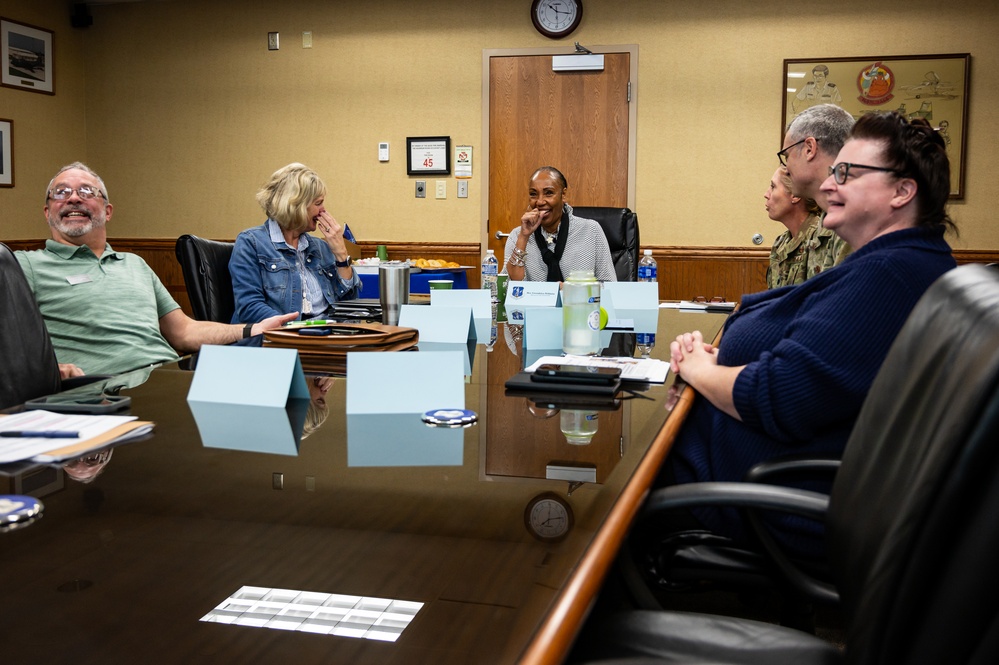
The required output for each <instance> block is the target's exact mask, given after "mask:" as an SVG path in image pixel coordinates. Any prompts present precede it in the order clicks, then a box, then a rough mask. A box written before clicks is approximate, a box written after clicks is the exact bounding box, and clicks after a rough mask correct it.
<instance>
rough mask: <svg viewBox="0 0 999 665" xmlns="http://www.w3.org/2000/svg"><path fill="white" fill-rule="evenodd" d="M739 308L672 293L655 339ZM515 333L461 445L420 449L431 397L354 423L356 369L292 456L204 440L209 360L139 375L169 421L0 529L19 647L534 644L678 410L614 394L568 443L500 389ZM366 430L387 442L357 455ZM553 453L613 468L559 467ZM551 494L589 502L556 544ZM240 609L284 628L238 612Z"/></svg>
mask: <svg viewBox="0 0 999 665" xmlns="http://www.w3.org/2000/svg"><path fill="white" fill-rule="evenodd" d="M724 318H725V317H724V315H721V314H705V313H688V312H678V311H675V310H666V309H663V310H660V317H659V335H658V340H659V346H658V347H657V348H656V349H655V351H654V353H653V356H654V357H661V358H665V357H666V356H667V355H668V341H669V340H670V339H672V338H673V337H674V336H675V335H676V334H678V333H680V332H684V331H687V330H692V329H700V330H702V331H703V332H704V333H705V337H707V338H712V337H713V336H714V335H715V333H717V331H718V330H719V328H720V326H721V324H722V322H723V321H724ZM508 332H509V331H507V330H505V327H504V324H500V326H499V335H498V340H497V342H496V344H495V347H494V348H493V350H492V351H491V352H488V353H487V351H486V348H485V347H484V346H483V345H479V346H477V347H476V350H475V357H474V363H473V374H472V377H471V379H470V380H469V381H468V383H467V385H466V404H465V406H466V408H468V409H472V410H474V411H476V412H477V413H478V415H479V422H478V424H477V425H475V426H473V427H470V428H467V429H464V430H447V431H442V432H441V439H440V442H441V445H442V446H443V449H444V450H446V455H445V456H446V462H445V463H444V464H441V459H440V458H439V457H438V458H433V459H431V460H430V463H432V464H436V465H430V466H426V465H424V464H425V463H426V458H423V457H421V455H419V454H413V452H414V451H412V450H407V449H406V443H407V441H410V440H413V433H414V430H413V428H414V427H415V428H418V430H419V428H425V426H424V425H423V423H422V422H420V421H419V418H418V417H417V416H412V417H409V419H408V420H407V419H403V420H402V421H400V419H399V417H398V416H395V417H391V418H384V419H382V420H381V421H380V422H376V423H375V426H374V427H372V426H371V424H370V423H366V424H364V426H363V427H361V428H360V429H359V428H358V427H359V425H358V423H356V422H351V423H349V424H348V420H347V417H346V416H345V414H344V403H345V396H346V390H347V383H348V380H347V379H344V378H337V379H336V380H335V382H334V385H333V387H332V389H331V390H330V392H329V393H328V395H327V396H326V402H327V405H328V415H327V417H326V419H325V421H324V422H322V424H321V425H319V426H318V427H317V428H316V429H315V430H314V431H312V432H311V433H310V434H309V435H308V436H307V437H305V438H304V439H303V440H302V441H301V443H300V444H299V446H298V451H297V454H292V455H278V454H273V453H266V452H246V451H241V450H228V449H222V448H210V447H206V446H204V445H203V443H202V439H201V436H200V435H199V430H198V427H197V424H196V422H195V420H194V417H193V416H192V413H191V411H190V409H189V407H188V405H187V402H186V399H185V398H186V395H187V391H188V388H189V387H190V384H191V380H192V376H193V374H192V372H189V371H185V370H184V369H182V368H181V367H180V366H179V365H177V364H173V365H168V366H164V367H161V368H158V369H156V370H154V371H153V372H152V373H151V375H149V376H148V379H147V380H145V381H144V382H141V381H142V379H143V378H145V377H142V376H140V377H139V378H138V379H136V380H135V382H136V383H138V385H136V386H134V387H131V388H124V389H122V390H121V394H126V395H129V396H131V398H132V410H131V413H132V415H136V416H138V417H140V418H141V419H145V420H153V421H155V422H156V429H155V432H154V434H153V436H152V437H151V438H149V439H147V440H143V441H138V442H134V443H129V444H125V445H122V446H119V447H118V448H116V449H115V450H114V451H113V454H112V456H111V458H110V459H109V460H108V462H107V465H106V466H105V467H104V469H103V471H102V472H101V473H100V474H99V475H98V476H97V477H96V478H94V479H93V480H92V481H91V482H89V483H81V482H79V481H77V480H74V479H73V478H72V477H71V476H69V475H66V476H65V477H64V478H63V480H62V483H63V488H62V489H61V490H58V491H55V492H54V493H51V494H48V495H46V496H44V497H43V498H42V501H43V502H44V504H45V511H44V515H43V516H42V518H41V519H39V520H38V521H37V522H35V523H33V524H31V525H28V526H26V527H23V528H21V529H18V530H14V531H10V532H8V533H0V564H2V566H3V576H2V579H0V615H2V620H0V622H2V624H3V627H4V630H3V634H4V641H3V642H4V643H3V645H2V646H0V654H2V661H3V662H8V663H28V662H39V663H43V662H44V663H57V662H73V663H119V662H176V663H179V662H212V663H220V662H223V663H227V662H254V663H296V664H298V663H379V664H386V663H480V664H481V663H511V662H516V661H518V660H519V659H520V658H521V657H522V655H523V654H524V652H525V649H526V648H527V647H528V645H529V644H530V643H531V641H532V639H534V637H535V635H536V633H537V631H538V628H539V626H540V625H541V623H542V622H543V620H544V619H545V617H546V616H547V614H548V613H549V612H550V611H551V608H552V606H553V603H554V601H555V600H556V598H557V597H558V596H559V594H560V593H561V592H562V590H563V589H564V587H565V586H566V584H567V581H568V580H569V579H570V578H571V576H572V575H573V573H574V571H575V570H576V568H577V566H578V564H579V561H580V560H581V557H583V555H584V553H585V552H586V550H587V548H588V547H589V546H590V545H591V543H592V541H593V539H594V536H595V534H596V533H597V532H598V530H599V529H601V526H602V524H603V523H604V520H605V519H606V517H607V515H608V513H609V511H610V510H611V508H612V507H613V506H614V504H615V502H616V501H617V500H618V497H619V496H620V494H621V492H622V488H624V486H625V485H626V484H627V483H628V481H629V479H630V478H631V476H632V473H633V472H634V470H635V468H636V467H637V465H638V464H639V462H640V461H641V459H642V457H643V455H644V454H645V452H646V450H647V449H648V447H649V445H650V444H651V443H652V441H653V440H654V439H655V437H656V435H657V434H658V432H659V431H660V429H661V428H662V426H663V423H664V422H665V421H666V418H667V417H668V415H669V413H668V411H667V409H666V407H665V400H666V393H667V386H668V383H667V386H656V387H653V388H652V389H651V390H649V391H648V392H647V393H645V395H646V396H647V397H651V398H652V399H631V400H626V401H623V402H622V405H621V408H620V409H618V410H616V411H606V412H603V411H602V412H599V417H598V423H599V428H598V431H597V434H596V435H595V436H594V438H593V440H592V442H591V443H590V444H589V445H585V446H574V445H570V444H569V443H568V442H567V441H566V439H565V436H564V435H563V434H562V433H561V431H560V429H559V423H560V415H559V414H557V413H555V414H553V413H551V412H548V411H546V410H544V409H543V408H538V407H534V406H532V404H531V402H529V401H528V400H526V399H525V398H523V397H508V396H505V395H504V392H505V391H504V387H503V384H504V382H505V381H506V379H508V378H509V377H510V376H511V375H513V374H514V373H516V372H517V371H518V370H519V369H520V366H521V363H522V356H521V355H520V354H521V353H522V351H521V349H520V344H519V341H517V340H516V339H515V338H514V336H512V335H509V334H508ZM386 380H393V381H410V382H412V383H413V387H414V390H419V388H420V379H419V377H398V376H397V377H386ZM413 419H415V420H413ZM348 429H349V430H350V432H351V437H350V440H348ZM372 431H374V432H376V434H372V433H371V432H372ZM421 432H422V430H420V431H417V432H416V433H417V434H420V433H421ZM379 437H380V438H379ZM417 438H419V440H420V441H423V440H424V439H423V437H417ZM354 439H357V440H354ZM369 439H370V440H369ZM375 439H378V440H377V441H376V440H375ZM372 441H373V443H372ZM233 443H234V445H238V442H233ZM369 445H374V446H375V447H376V448H377V450H378V451H380V452H379V454H378V455H376V456H374V457H373V458H372V456H367V457H365V456H364V455H359V454H358V453H359V452H363V451H364V450H366V449H367V448H366V447H367V446H369ZM393 449H395V450H397V451H400V452H399V454H400V457H399V458H398V459H403V457H405V459H406V460H407V461H406V464H407V465H401V464H400V463H398V462H397V461H396V459H395V458H394V457H393V455H394V454H393V452H392V451H393ZM371 459H376V462H372V461H371ZM349 460H361V463H362V464H371V463H378V464H383V466H359V465H357V464H354V463H352V462H349ZM553 463H554V464H557V465H559V466H563V467H569V468H572V469H585V470H587V471H588V472H589V473H595V477H596V482H587V483H582V484H578V485H573V484H570V483H569V482H567V481H565V480H550V479H546V467H547V466H548V465H550V464H553ZM6 480H9V479H8V478H3V477H0V481H6ZM546 492H554V493H556V494H557V495H559V496H560V497H561V498H562V499H564V500H565V501H566V502H567V503H568V505H569V506H570V509H571V511H572V513H573V518H574V519H573V526H572V528H571V530H570V531H569V532H568V534H567V535H566V536H565V537H564V539H562V540H561V541H557V542H548V541H542V540H539V539H538V538H536V537H534V536H533V535H532V534H531V533H530V532H529V530H528V527H527V524H526V522H525V509H526V508H527V506H528V504H529V503H530V502H531V501H532V499H534V498H535V497H537V496H539V495H541V494H543V493H546ZM244 587H248V588H249V589H244ZM241 589H243V593H242V595H243V596H244V597H243V598H242V599H239V600H236V601H232V602H231V603H230V606H229V608H228V610H225V609H224V610H223V611H222V612H220V613H217V614H216V620H215V621H203V620H202V619H203V618H204V617H206V616H208V615H210V614H211V613H212V612H213V610H215V608H217V607H219V606H220V605H223V606H224V601H226V599H227V598H228V597H230V596H231V595H233V594H236V593H237V592H239V591H240V590H241ZM261 589H273V590H278V591H274V592H272V593H271V594H270V595H269V596H265V594H266V593H267V592H266V591H262V590H261ZM280 590H285V591H280ZM288 591H292V592H295V593H288ZM362 598H363V599H368V600H362ZM278 601H281V602H284V603H286V604H285V605H280V604H278ZM391 601H396V602H395V604H391ZM288 603H290V605H289V604H288ZM421 603H422V606H421V605H420V604H421ZM350 605H353V606H354V609H353V612H354V614H352V615H348V609H346V608H347V606H350ZM382 612H388V614H387V615H386V614H380V613H382ZM240 613H242V614H241V616H242V618H241V619H240V621H241V622H242V623H243V624H254V623H257V624H264V623H268V622H270V624H271V625H273V626H276V627H275V628H273V629H268V628H261V627H253V626H251V625H234V624H232V623H226V622H227V621H228V622H231V621H233V620H234V617H235V616H236V615H239V614H240ZM269 613H270V614H276V616H275V617H273V618H268V614H269ZM282 613H283V614H282ZM369 625H373V626H374V628H373V629H372V628H370V627H369ZM295 628H298V629H297V630H296V629H295ZM329 630H332V631H333V633H334V634H321V632H322V631H329ZM366 631H368V632H366ZM400 631H401V632H400ZM560 657H561V654H554V655H553V658H554V660H556V661H557V660H558V659H559V658H560Z"/></svg>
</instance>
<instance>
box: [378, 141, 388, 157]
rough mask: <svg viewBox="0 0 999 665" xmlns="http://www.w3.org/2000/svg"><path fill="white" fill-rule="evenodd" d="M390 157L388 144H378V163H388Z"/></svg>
mask: <svg viewBox="0 0 999 665" xmlns="http://www.w3.org/2000/svg"><path fill="white" fill-rule="evenodd" d="M388 155H389V151H388V143H379V144H378V161H379V162H387V161H388Z"/></svg>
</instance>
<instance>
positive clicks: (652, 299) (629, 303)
mask: <svg viewBox="0 0 999 665" xmlns="http://www.w3.org/2000/svg"><path fill="white" fill-rule="evenodd" d="M600 304H601V306H603V308H604V309H605V310H606V311H607V319H608V327H611V326H612V324H613V323H625V322H630V323H631V325H632V327H633V329H634V331H635V332H637V333H654V332H656V329H657V328H658V326H659V285H658V284H656V283H655V282H604V283H603V284H602V285H601V289H600ZM614 327H616V326H614Z"/></svg>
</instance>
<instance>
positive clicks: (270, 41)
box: [267, 32, 281, 51]
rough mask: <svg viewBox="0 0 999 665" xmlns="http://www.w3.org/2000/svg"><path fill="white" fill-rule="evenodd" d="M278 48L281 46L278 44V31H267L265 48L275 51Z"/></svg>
mask: <svg viewBox="0 0 999 665" xmlns="http://www.w3.org/2000/svg"><path fill="white" fill-rule="evenodd" d="M279 48H281V46H280V41H279V35H278V33H276V32H268V33H267V50H268V51H277V50H278V49H279Z"/></svg>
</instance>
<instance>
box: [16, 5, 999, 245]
mask: <svg viewBox="0 0 999 665" xmlns="http://www.w3.org/2000/svg"><path fill="white" fill-rule="evenodd" d="M529 5H530V3H529V2H527V0H495V1H493V2H487V1H485V0H483V1H481V2H478V1H473V2H465V3H459V2H447V1H445V0H429V1H426V2H421V3H411V2H406V1H403V0H386V1H385V2H380V3H362V4H360V5H358V4H357V3H348V2H334V1H330V0H285V1H284V2H280V3H274V2H271V1H264V0H239V1H231V2H230V1H224V0H218V1H215V2H201V1H197V0H172V1H165V2H148V3H138V4H131V3H129V4H117V5H106V6H96V7H94V8H92V13H93V15H94V25H93V26H92V27H91V28H89V29H86V30H73V29H71V28H69V27H68V16H67V10H66V5H65V3H62V2H56V1H54V0H38V1H37V2H35V1H32V0H12V1H11V0H8V2H7V3H5V9H4V15H5V16H8V17H12V18H17V19H22V20H24V21H26V22H28V23H34V24H36V25H41V26H44V27H48V28H51V29H54V30H56V56H57V72H56V90H57V95H56V96H55V97H48V96H43V95H37V94H28V93H24V92H20V91H15V90H9V89H0V117H11V118H13V119H14V120H15V133H16V137H15V141H16V143H15V150H16V154H15V160H16V166H17V175H16V177H17V187H16V188H15V189H13V190H0V209H2V210H3V213H2V216H3V220H4V222H3V229H2V232H0V236H3V237H7V238H28V237H37V236H39V235H41V234H42V233H43V232H44V230H43V228H40V227H41V226H42V224H43V220H42V218H41V215H40V214H39V212H38V208H39V203H38V200H39V199H40V197H41V193H42V190H43V188H44V186H45V183H46V182H47V178H48V177H49V175H50V174H51V172H52V171H53V170H54V169H55V168H56V167H57V166H58V165H59V164H61V163H63V162H66V161H70V160H72V159H75V158H77V157H82V158H85V159H87V160H89V162H90V163H91V165H92V166H93V167H94V168H96V169H97V170H98V171H99V172H101V173H102V175H103V176H104V177H105V180H106V181H107V183H108V185H109V187H110V189H111V196H112V200H113V202H114V203H115V206H116V210H115V215H114V220H113V222H112V224H113V225H114V229H113V230H112V234H113V235H119V236H138V237H174V236H176V235H178V234H179V233H184V232H196V233H199V234H201V235H205V236H210V237H229V238H231V237H234V236H235V234H236V233H237V232H238V231H239V230H240V229H242V228H245V227H247V226H251V225H253V224H257V223H259V222H260V221H261V220H262V215H261V213H260V211H259V209H258V208H257V206H256V204H255V203H254V200H253V194H254V192H255V191H256V189H257V187H258V186H259V185H260V184H261V183H262V181H263V180H264V179H265V178H266V177H267V176H268V175H269V174H270V173H271V172H272V171H273V170H275V169H276V168H278V167H280V166H282V165H284V164H285V163H287V162H290V161H302V162H305V163H306V164H309V165H310V166H312V167H313V168H315V169H316V170H317V171H319V172H320V173H321V174H322V175H323V177H324V179H325V180H326V182H327V185H328V186H329V188H330V195H329V201H330V203H331V205H330V208H331V210H332V211H333V212H334V214H335V215H336V216H337V217H338V218H339V219H341V220H344V221H347V222H349V223H350V224H351V227H352V228H353V229H354V231H355V233H356V234H357V235H358V237H359V238H360V239H362V240H393V241H420V240H427V241H457V242H478V241H479V240H480V237H481V233H482V231H481V229H482V222H483V220H482V209H483V207H482V200H481V193H482V184H483V181H484V179H485V175H486V173H485V169H484V168H483V164H482V161H481V159H479V160H478V161H476V162H475V164H474V167H475V175H474V178H473V179H472V181H471V188H470V192H471V196H470V198H468V199H467V200H465V199H457V198H455V180H454V179H453V178H448V179H447V180H448V199H447V200H446V201H438V200H435V199H434V198H433V197H432V189H433V187H432V182H431V197H430V198H427V199H425V200H418V199H415V198H414V196H413V182H412V181H413V180H414V178H411V177H409V176H407V175H406V160H405V157H406V155H405V139H406V137H407V136H416V135H438V134H443V135H449V136H451V138H452V141H453V142H454V143H470V144H472V145H473V146H474V147H475V149H476V151H477V152H476V157H480V158H481V155H482V153H483V150H482V148H483V146H482V140H483V138H482V81H481V71H482V50H483V49H486V48H489V49H495V48H522V47H539V46H551V45H558V46H565V47H569V48H571V45H572V42H573V41H576V40H578V41H580V42H581V43H583V44H638V45H639V80H638V84H637V89H636V91H637V104H638V156H637V165H638V167H637V168H638V173H637V194H636V206H635V207H636V209H637V211H638V213H639V219H640V221H641V223H642V238H643V241H644V243H645V244H651V245H670V246H672V245H680V246H734V247H740V246H741V247H750V246H752V245H751V243H750V238H751V236H752V235H753V234H754V233H757V232H759V233H762V234H763V235H764V237H765V238H766V243H767V244H769V242H770V241H771V240H772V239H773V238H774V236H775V235H776V234H777V233H778V232H779V231H780V230H781V229H782V227H779V226H778V225H777V224H776V223H775V222H771V221H770V220H768V219H767V217H766V214H765V212H764V210H763V205H762V204H763V198H762V193H763V190H764V187H765V185H766V183H767V182H768V180H769V177H770V174H771V173H772V171H773V167H774V166H775V165H776V161H775V156H774V153H775V152H776V150H777V149H778V148H779V144H780V134H779V126H780V100H781V97H780V95H781V91H782V88H783V85H782V81H781V75H782V61H783V59H784V58H811V57H815V58H825V57H836V56H850V55H857V56H864V55H872V54H886V55H900V54H914V53H955V52H970V53H971V54H972V71H971V74H972V87H971V94H970V99H971V109H970V119H969V126H968V128H967V131H968V133H969V136H970V139H969V146H968V154H967V165H966V181H965V190H966V197H965V199H964V201H962V202H959V203H956V204H955V205H953V206H952V215H953V217H954V218H955V219H956V221H957V222H958V224H959V226H960V228H961V230H962V235H961V238H960V239H959V240H957V241H956V242H955V243H954V244H955V246H956V247H960V248H971V249H991V250H995V249H999V229H997V225H996V224H995V223H994V222H993V218H992V214H991V213H992V209H991V208H990V207H989V205H990V204H989V203H988V199H987V196H986V194H987V193H988V192H989V191H991V190H992V189H994V188H995V186H996V184H997V180H999V177H997V176H999V132H996V131H995V127H996V126H997V120H999V118H997V115H999V85H997V83H999V81H997V74H996V72H999V49H996V48H995V44H994V40H995V35H996V34H997V29H999V8H997V7H996V4H995V2H994V0H968V1H967V2H960V3H957V5H952V6H948V5H942V4H941V3H940V2H939V1H933V2H930V1H928V0H914V1H913V2H904V3H903V2H898V1H896V0H890V1H888V2H882V3H880V4H878V5H877V6H876V9H877V16H876V17H872V5H871V3H870V2H867V1H866V0H844V1H843V2H836V3H829V2H814V1H812V0H803V1H799V2H779V3H766V7H765V8H760V6H759V5H758V4H757V3H746V2H744V1H743V0H708V1H707V2H692V1H690V0H683V1H678V2H661V1H660V0H619V1H618V2H597V1H595V0H593V1H590V2H587V3H585V15H584V19H583V23H582V25H581V26H580V28H579V29H578V30H577V31H576V32H575V33H574V34H573V35H571V36H570V37H569V38H568V39H567V40H562V41H560V42H553V41H551V40H548V39H546V38H544V37H541V36H540V35H538V34H537V33H536V32H535V30H534V28H533V26H532V25H531V22H530V18H529V13H528V7H529ZM38 6H41V7H47V9H48V11H42V10H41V9H38V8H37V7H38ZM303 30H311V31H312V32H313V35H314V47H313V48H312V49H311V50H305V49H302V48H301V32H302V31H303ZM268 31H279V32H280V33H281V50H279V51H277V52H269V51H267V49H266V33H267V32H268ZM81 63H84V64H85V71H84V70H83V69H81V66H83V65H81ZM379 141H389V142H390V143H391V146H392V159H391V161H390V162H389V163H387V164H382V163H379V162H378V161H377V154H376V145H377V143H378V142H379ZM432 180H433V179H432V178H431V181H432ZM570 194H571V192H570ZM570 200H571V196H570ZM8 220H14V223H9V222H8Z"/></svg>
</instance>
